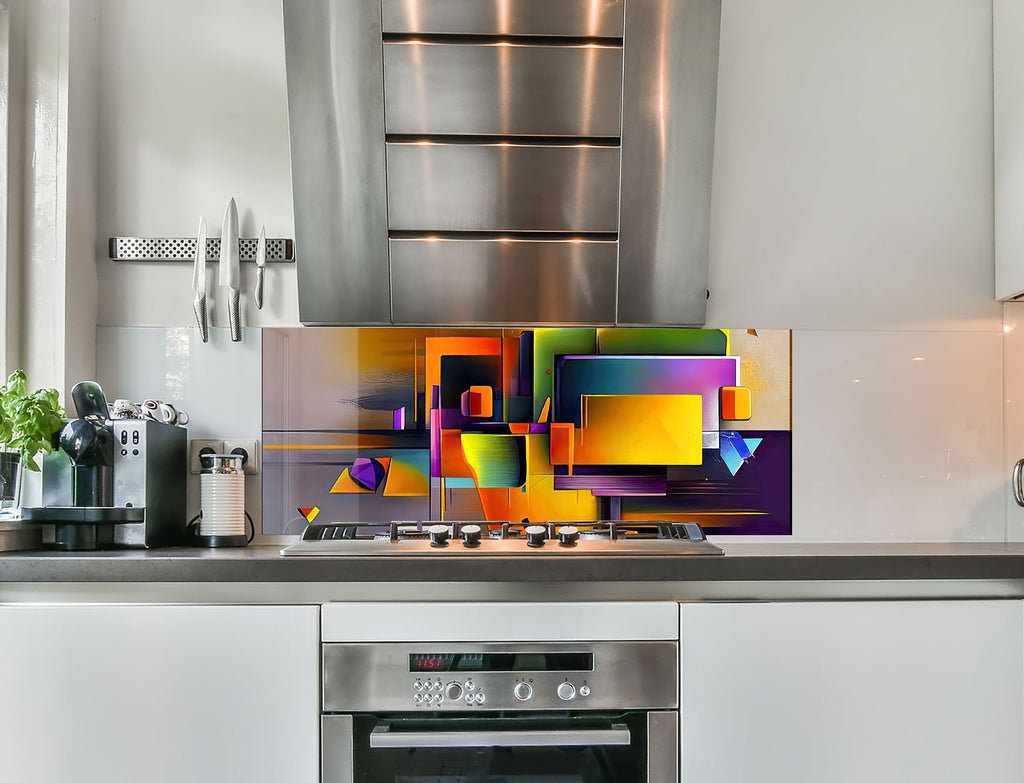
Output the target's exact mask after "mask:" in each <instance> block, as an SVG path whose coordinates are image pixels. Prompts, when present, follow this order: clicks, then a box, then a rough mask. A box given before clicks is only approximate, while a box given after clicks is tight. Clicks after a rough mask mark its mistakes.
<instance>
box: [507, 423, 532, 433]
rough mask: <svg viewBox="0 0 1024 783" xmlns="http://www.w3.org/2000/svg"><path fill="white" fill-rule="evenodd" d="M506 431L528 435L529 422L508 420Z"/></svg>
mask: <svg viewBox="0 0 1024 783" xmlns="http://www.w3.org/2000/svg"><path fill="white" fill-rule="evenodd" d="M508 431H509V432H511V433H512V434H513V435H529V434H530V422H528V421H510V422H509V423H508Z"/></svg>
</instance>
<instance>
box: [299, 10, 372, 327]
mask: <svg viewBox="0 0 1024 783" xmlns="http://www.w3.org/2000/svg"><path fill="white" fill-rule="evenodd" d="M380 13H381V9H380V4H379V3H371V2H352V0H333V1H332V0H284V38H285V62H286V69H287V82H288V118H289V121H288V125H289V137H290V140H291V164H292V196H293V199H294V204H295V235H296V243H297V245H298V251H297V252H298V254H299V255H300V256H301V258H302V261H301V263H300V265H299V269H298V290H299V314H300V318H301V320H302V322H303V323H304V324H309V325H312V324H320V325H327V324H387V323H390V322H391V298H390V287H391V280H390V267H389V263H388V226H387V214H386V205H387V193H386V190H385V164H384V144H383V135H384V66H383V59H382V56H381V27H380V25H381V22H380Z"/></svg>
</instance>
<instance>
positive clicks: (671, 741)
mask: <svg viewBox="0 0 1024 783" xmlns="http://www.w3.org/2000/svg"><path fill="white" fill-rule="evenodd" d="M699 718H700V716H697V719H698V720H699ZM647 783H679V713H678V712H648V713H647Z"/></svg>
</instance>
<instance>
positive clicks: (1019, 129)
mask: <svg viewBox="0 0 1024 783" xmlns="http://www.w3.org/2000/svg"><path fill="white" fill-rule="evenodd" d="M992 14H993V18H992V75H993V85H992V87H993V96H994V107H993V116H994V122H995V127H994V136H995V213H996V214H995V232H996V240H995V252H996V297H997V298H998V299H1011V298H1013V297H1016V296H1018V295H1019V294H1021V293H1024V0H993V3H992Z"/></svg>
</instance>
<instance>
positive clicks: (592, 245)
mask: <svg viewBox="0 0 1024 783" xmlns="http://www.w3.org/2000/svg"><path fill="white" fill-rule="evenodd" d="M616 254H617V249H616V246H615V243H614V242H607V241H586V240H577V241H541V240H508V241H501V240H456V239H452V240H441V239H438V240H427V239H392V240H391V268H392V270H393V271H394V288H393V291H392V299H393V303H394V315H395V323H401V324H431V323H439V322H445V323H453V324H456V323H467V324H469V323H494V324H503V323H505V324H519V323H527V322H528V323H548V324H570V323H605V324H612V323H614V322H615V271H616ZM455 293H457V294H458V295H457V296H456V295H453V294H455Z"/></svg>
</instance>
